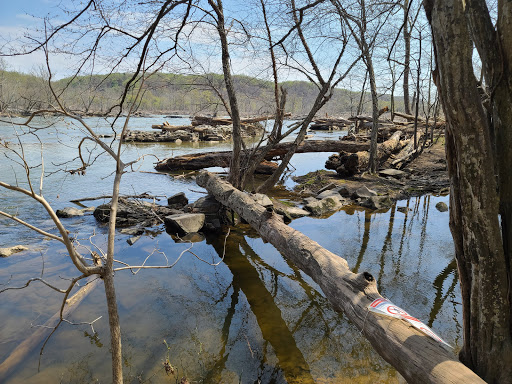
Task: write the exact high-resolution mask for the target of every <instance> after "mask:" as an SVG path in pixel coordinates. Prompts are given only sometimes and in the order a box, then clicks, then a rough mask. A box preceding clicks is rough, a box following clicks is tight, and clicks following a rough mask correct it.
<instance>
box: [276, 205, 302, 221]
mask: <svg viewBox="0 0 512 384" xmlns="http://www.w3.org/2000/svg"><path fill="white" fill-rule="evenodd" d="M276 212H277V213H279V214H283V213H281V212H279V210H277V209H276ZM284 212H286V213H287V214H288V215H289V216H290V217H291V218H292V219H296V218H298V217H304V216H309V215H310V214H311V213H310V212H308V211H306V210H305V209H302V208H299V207H286V208H285V209H284Z"/></svg>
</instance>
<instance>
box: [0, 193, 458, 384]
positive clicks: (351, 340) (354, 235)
mask: <svg viewBox="0 0 512 384" xmlns="http://www.w3.org/2000/svg"><path fill="white" fill-rule="evenodd" d="M442 199H444V198H443V197H421V198H415V199H411V200H410V201H401V202H398V203H397V204H395V205H393V206H392V207H391V208H390V209H389V210H388V211H387V212H379V213H373V212H370V211H363V210H358V209H352V210H349V212H345V211H341V212H339V213H337V214H335V215H333V216H331V217H330V218H328V219H322V220H319V219H313V218H302V219H298V220H295V221H293V222H292V224H291V225H292V226H293V227H295V228H297V229H299V230H301V231H302V232H304V233H305V234H307V235H308V236H310V237H311V238H313V239H314V240H315V241H318V242H319V243H320V244H321V245H323V246H324V247H326V248H328V249H329V250H331V251H333V252H335V253H336V254H339V255H340V256H341V257H343V258H345V259H347V260H348V262H349V265H350V266H353V270H354V271H359V272H361V271H363V270H367V271H370V272H371V273H372V274H374V275H375V276H379V284H380V287H381V291H382V292H383V293H384V294H385V295H386V296H387V297H389V298H390V299H391V300H393V301H394V302H395V303H396V304H398V305H400V306H402V307H404V308H406V309H407V310H408V311H409V312H410V313H411V314H413V315H415V316H416V317H419V318H420V319H422V320H424V321H425V322H428V324H429V326H432V327H433V328H434V329H435V330H436V331H438V332H439V333H440V334H441V335H442V336H443V337H444V338H445V339H446V340H447V341H448V342H449V343H455V344H456V343H457V342H458V339H459V335H460V324H459V321H460V314H459V313H458V306H459V304H458V302H460V298H459V290H458V285H457V272H456V266H455V263H454V260H453V245H452V243H451V236H450V234H449V230H448V215H447V214H446V213H444V214H443V213H440V212H437V211H436V210H434V209H429V207H430V204H434V205H435V203H436V202H438V201H439V200H442ZM445 200H446V199H445ZM349 213H350V214H349ZM400 215H403V218H402V217H400ZM125 241H126V238H124V237H122V236H121V235H120V237H119V239H118V246H119V250H120V255H122V257H123V260H125V261H126V262H130V263H133V264H138V263H140V262H138V261H140V259H141V258H143V257H144V256H145V255H146V254H147V252H148V251H149V250H151V249H152V248H153V247H154V245H155V243H156V242H158V244H159V247H160V248H161V249H162V250H164V251H165V252H166V253H167V254H168V255H169V257H171V258H172V255H175V254H178V253H179V252H180V251H181V250H182V249H183V248H184V247H186V244H179V243H175V242H174V240H173V239H172V238H171V236H169V235H168V234H167V233H165V232H161V229H159V230H157V231H155V232H154V233H153V235H152V236H151V237H149V236H147V237H143V238H141V239H140V240H139V241H138V242H137V243H135V244H134V245H133V246H131V247H130V246H128V245H127V244H126V243H125ZM193 249H194V252H195V253H197V254H198V255H201V256H202V257H203V258H205V259H207V260H209V261H211V262H215V261H218V259H219V257H220V255H222V254H223V253H224V237H223V236H219V237H217V238H212V237H208V238H207V239H206V241H203V242H199V243H195V244H194V248H193ZM26 257H27V258H28V256H26ZM38 257H39V259H36V258H35V256H34V255H33V256H32V260H27V263H25V264H23V265H22V266H21V265H18V263H15V262H14V261H11V260H6V261H5V262H6V264H4V265H0V277H6V276H9V275H10V274H11V273H12V272H17V271H19V270H20V268H22V267H23V269H25V270H26V269H28V267H33V268H32V269H33V270H40V256H38ZM19 260H23V259H19ZM34 260H37V261H38V262H35V261H34ZM28 261H30V263H28ZM46 263H47V264H46V268H45V270H46V272H45V274H48V278H51V277H52V276H54V277H55V278H57V277H58V276H59V275H60V274H61V272H62V269H61V267H60V264H61V263H62V264H64V261H63V258H61V259H57V260H54V259H52V258H48V260H47V261H46ZM27 273H28V272H25V274H27ZM52 274H53V275H52ZM116 285H117V287H118V293H119V305H120V313H121V322H122V326H123V337H124V347H125V351H124V354H125V356H124V357H125V367H126V376H127V379H128V381H132V382H138V380H139V379H138V378H139V377H140V378H142V379H141V380H142V381H144V382H147V383H164V382H169V381H170V380H171V382H172V380H174V379H173V378H171V377H168V376H167V375H166V374H165V372H164V369H163V365H162V360H163V359H164V357H165V353H166V349H165V347H164V346H163V344H162V341H163V340H164V339H165V340H166V341H167V342H168V343H169V345H170V347H171V351H170V359H171V362H172V364H173V365H174V366H175V367H177V368H178V370H179V371H178V372H179V375H180V377H179V378H181V376H182V375H186V376H187V377H188V378H189V380H190V381H196V382H204V383H220V382H222V383H239V382H242V383H253V382H254V383H255V382H258V381H260V382H262V383H284V382H289V383H334V382H337V383H338V382H346V383H352V382H360V383H367V382H382V383H396V382H399V381H400V378H399V376H398V375H397V373H396V372H395V371H394V369H392V367H390V366H389V365H388V364H387V363H385V362H384V361H383V360H382V359H381V358H380V357H379V356H378V355H377V354H376V353H375V352H374V351H373V349H372V348H371V346H370V345H369V344H368V342H367V341H366V340H365V339H364V338H363V337H361V335H360V334H359V331H358V330H357V329H356V328H355V327H353V326H352V325H351V324H350V323H349V322H348V321H346V319H344V317H343V315H341V314H339V313H336V312H334V311H333V310H332V309H331V308H330V306H329V304H328V302H327V300H326V299H325V297H323V295H322V294H321V293H320V292H319V290H318V287H317V286H316V284H314V283H313V282H312V280H311V279H310V278H309V277H307V276H305V275H304V274H303V273H302V272H301V271H300V270H298V269H297V268H296V267H295V266H294V265H293V264H290V263H288V262H287V261H286V260H285V259H284V258H282V257H281V255H280V254H279V253H278V252H277V251H276V250H275V249H274V248H273V247H272V246H271V245H269V244H265V243H264V242H263V241H262V240H261V239H260V238H259V237H258V236H257V235H256V234H255V232H254V231H253V230H251V229H250V228H249V227H247V226H243V225H241V226H239V227H237V228H235V229H234V230H232V231H231V234H230V236H229V238H228V240H227V243H226V257H225V260H224V262H223V263H221V264H220V265H219V266H218V267H215V268H214V267H211V266H209V265H206V264H204V263H202V262H200V261H198V260H197V259H195V258H194V257H190V258H188V257H187V258H184V259H183V260H182V262H180V263H179V264H178V265H177V266H176V267H175V268H174V269H172V270H168V271H144V272H142V273H141V274H139V275H137V276H135V277H132V276H130V275H129V274H118V275H117V276H116ZM41 295H42V293H41V291H40V290H39V291H38V290H33V291H29V292H27V293H25V294H23V295H18V294H16V295H11V296H9V300H8V301H4V297H2V306H0V316H1V317H2V319H3V318H8V321H6V322H5V323H3V324H0V339H2V341H5V340H8V341H9V342H8V343H4V344H2V343H0V356H5V355H6V354H7V353H8V352H9V351H10V350H11V349H12V348H13V346H14V345H15V344H16V342H19V341H20V340H23V338H24V336H25V335H26V333H27V329H29V327H28V326H27V324H26V323H24V324H23V326H24V327H25V328H23V327H22V326H21V325H20V324H17V321H16V320H18V322H19V320H20V319H22V318H25V317H28V318H30V311H31V309H30V305H28V304H26V305H25V306H21V305H18V304H19V303H22V302H27V303H32V304H33V303H37V302H38V300H41ZM57 301H58V300H53V299H52V300H50V302H51V303H52V305H55V304H58V302H57ZM47 302H48V300H47V301H45V303H47ZM45 305H46V304H45ZM14 309H16V311H15V310H14ZM104 309H105V303H104V298H103V295H101V294H99V295H93V296H91V298H90V299H89V300H88V301H86V302H85V303H84V305H83V306H81V307H80V308H79V309H78V310H77V312H76V313H75V315H74V316H75V320H76V321H77V322H78V321H84V320H89V321H90V320H91V318H93V319H94V318H96V317H98V316H101V315H103V316H105V311H104ZM52 311H53V309H50V310H48V312H52ZM27 314H28V316H27ZM32 318H33V317H32ZM104 318H105V319H106V317H104ZM95 330H96V331H97V332H98V333H97V334H92V333H91V331H90V328H89V329H87V327H86V328H85V329H72V327H69V328H67V329H64V330H63V331H62V332H60V333H59V334H58V335H56V338H55V339H54V340H53V341H52V343H51V345H50V346H49V347H48V350H47V352H46V356H45V357H44V359H43V370H42V372H41V373H40V374H36V373H35V371H34V369H33V368H34V367H33V364H32V365H30V366H29V367H21V368H20V370H19V371H18V372H17V375H16V377H13V379H12V380H11V381H10V383H22V382H23V383H25V382H26V383H39V382H43V381H44V382H58V381H62V382H70V383H71V382H73V383H79V382H84V383H87V382H94V381H95V380H97V379H99V380H101V381H108V377H109V374H110V373H109V372H110V367H109V359H110V358H109V356H108V348H105V345H107V344H106V343H107V341H108V324H107V323H106V321H100V322H98V324H97V325H96V324H95ZM85 331H86V332H85ZM12 335H15V336H12ZM77 335H79V336H80V335H83V336H82V337H81V338H80V337H77ZM80 339H82V340H80ZM101 345H103V347H101ZM37 353H38V351H35V353H34V354H33V355H32V356H29V359H30V361H37ZM105 378H107V379H105ZM43 379H44V380H43Z"/></svg>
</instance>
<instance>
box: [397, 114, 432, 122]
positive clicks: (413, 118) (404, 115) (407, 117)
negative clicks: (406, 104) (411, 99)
mask: <svg viewBox="0 0 512 384" xmlns="http://www.w3.org/2000/svg"><path fill="white" fill-rule="evenodd" d="M395 116H398V117H402V118H404V119H405V120H407V121H414V120H415V119H416V117H415V116H414V115H408V114H406V113H401V112H395ZM418 121H425V119H424V118H423V117H421V116H418Z"/></svg>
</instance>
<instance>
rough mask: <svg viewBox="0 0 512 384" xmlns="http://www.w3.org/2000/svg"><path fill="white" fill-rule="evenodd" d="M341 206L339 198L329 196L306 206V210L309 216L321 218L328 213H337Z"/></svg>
mask: <svg viewBox="0 0 512 384" xmlns="http://www.w3.org/2000/svg"><path fill="white" fill-rule="evenodd" d="M342 206H343V202H342V200H341V198H339V197H336V196H329V197H326V198H324V199H322V200H317V201H314V202H312V203H308V204H306V206H305V207H304V208H306V209H307V210H308V211H309V212H311V215H313V216H321V215H324V214H326V213H329V212H333V211H337V210H338V209H340V208H341V207H342Z"/></svg>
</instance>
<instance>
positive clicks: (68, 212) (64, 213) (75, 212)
mask: <svg viewBox="0 0 512 384" xmlns="http://www.w3.org/2000/svg"><path fill="white" fill-rule="evenodd" d="M55 214H56V215H57V217H62V218H69V217H76V216H83V215H84V211H83V210H82V209H77V208H74V207H66V208H63V209H57V212H55Z"/></svg>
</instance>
